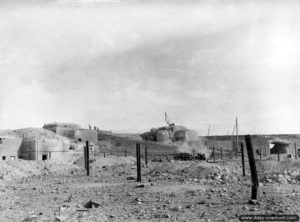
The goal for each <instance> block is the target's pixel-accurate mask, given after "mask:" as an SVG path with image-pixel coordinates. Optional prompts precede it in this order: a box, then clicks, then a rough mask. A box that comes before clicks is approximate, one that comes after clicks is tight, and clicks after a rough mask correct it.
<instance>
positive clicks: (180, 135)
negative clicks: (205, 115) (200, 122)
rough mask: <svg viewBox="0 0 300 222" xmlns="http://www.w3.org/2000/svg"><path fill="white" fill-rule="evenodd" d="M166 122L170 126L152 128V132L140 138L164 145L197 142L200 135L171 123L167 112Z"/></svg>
mask: <svg viewBox="0 0 300 222" xmlns="http://www.w3.org/2000/svg"><path fill="white" fill-rule="evenodd" d="M165 121H166V123H167V124H168V126H163V127H159V128H152V129H151V130H150V132H145V133H143V134H141V135H140V136H141V137H142V138H143V139H144V140H147V141H153V142H159V143H164V144H170V143H174V142H176V143H184V142H192V141H197V140H198V139H199V138H198V135H197V133H196V131H194V130H190V129H188V128H186V127H184V126H176V125H175V123H173V122H171V120H170V119H169V117H168V114H167V113H166V112H165Z"/></svg>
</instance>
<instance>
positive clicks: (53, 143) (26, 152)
mask: <svg viewBox="0 0 300 222" xmlns="http://www.w3.org/2000/svg"><path fill="white" fill-rule="evenodd" d="M69 148H70V143H69V142H67V141H62V140H55V139H45V140H24V141H23V143H22V151H21V153H22V154H21V155H22V157H23V159H25V160H43V159H44V160H45V159H61V160H68V159H69V158H70V154H69Z"/></svg>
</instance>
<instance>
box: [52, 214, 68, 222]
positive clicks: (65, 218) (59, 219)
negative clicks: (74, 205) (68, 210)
mask: <svg viewBox="0 0 300 222" xmlns="http://www.w3.org/2000/svg"><path fill="white" fill-rule="evenodd" d="M67 219H68V217H66V216H63V215H61V216H56V217H55V221H58V222H64V221H67Z"/></svg>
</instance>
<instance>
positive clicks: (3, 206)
mask: <svg viewBox="0 0 300 222" xmlns="http://www.w3.org/2000/svg"><path fill="white" fill-rule="evenodd" d="M134 161H135V159H134V158H133V157H127V158H126V157H106V158H103V157H97V158H96V161H95V162H93V163H92V164H91V175H90V176H89V177H88V176H86V173H85V171H84V170H83V168H82V167H81V166H80V165H82V163H80V161H79V163H78V164H79V166H69V165H64V166H63V165H60V166H59V165H57V164H54V166H55V167H51V166H52V165H53V163H52V165H51V163H47V162H48V161H46V162H44V163H36V162H32V163H31V164H32V165H34V163H36V164H38V165H39V166H40V164H44V168H45V167H46V168H47V169H48V170H46V171H47V173H37V172H36V173H31V174H30V173H28V174H25V173H24V174H23V175H22V176H21V175H19V176H15V177H13V176H11V177H9V176H7V175H6V176H5V177H3V175H2V177H1V178H2V179H0V218H1V219H0V220H1V221H82V222H83V221H239V220H238V217H239V215H242V214H276V215H278V214H297V213H298V214H299V212H300V176H299V174H300V168H297V167H295V166H297V165H295V164H294V165H293V164H292V165H290V166H289V169H286V170H285V171H282V172H273V173H271V172H270V173H269V172H267V170H265V172H266V173H263V172H261V173H259V176H260V187H259V201H258V203H257V204H249V203H248V201H249V197H250V194H251V182H250V176H249V172H248V170H247V175H246V176H245V177H243V176H242V175H241V174H242V173H241V165H240V163H239V162H240V161H239V160H234V159H233V160H231V161H230V162H229V161H227V162H226V161H225V162H219V163H207V162H205V161H164V162H150V163H149V164H148V166H145V164H143V168H142V182H141V183H137V182H136V167H135V162H134ZM21 162H22V161H21ZM49 162H50V161H49ZM47 166H48V167H47ZM56 166H59V167H61V168H62V169H64V170H63V173H62V174H61V173H58V172H59V171H56ZM30 169H31V168H30ZM31 171H32V169H31ZM282 178H283V179H282ZM89 201H92V203H91V202H90V204H88V202H89ZM93 203H95V204H93ZM89 205H92V206H89ZM93 205H94V206H93ZM89 207H92V208H89Z"/></svg>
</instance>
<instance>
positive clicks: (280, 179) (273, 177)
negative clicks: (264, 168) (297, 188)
mask: <svg viewBox="0 0 300 222" xmlns="http://www.w3.org/2000/svg"><path fill="white" fill-rule="evenodd" d="M262 181H263V182H265V183H279V184H300V169H289V170H284V171H283V172H281V173H270V174H267V175H264V176H263V178H262Z"/></svg>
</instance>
